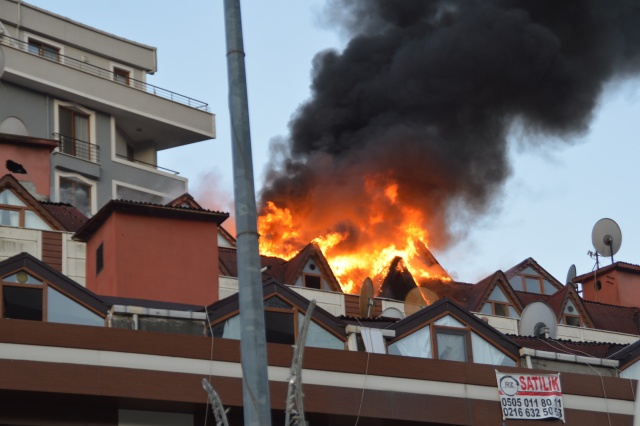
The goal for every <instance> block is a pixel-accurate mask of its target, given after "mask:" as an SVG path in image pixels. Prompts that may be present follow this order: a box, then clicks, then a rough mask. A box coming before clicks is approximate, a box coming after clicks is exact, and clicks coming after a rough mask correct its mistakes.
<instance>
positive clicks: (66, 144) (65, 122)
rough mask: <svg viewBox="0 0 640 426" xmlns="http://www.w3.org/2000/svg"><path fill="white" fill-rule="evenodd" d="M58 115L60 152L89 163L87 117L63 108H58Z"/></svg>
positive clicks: (74, 110)
mask: <svg viewBox="0 0 640 426" xmlns="http://www.w3.org/2000/svg"><path fill="white" fill-rule="evenodd" d="M58 113H59V118H58V130H59V133H60V150H61V151H62V152H64V153H65V154H69V155H73V156H74V157H78V158H82V159H83V160H89V161H90V160H91V144H90V142H91V141H90V140H89V139H90V138H89V115H88V114H85V113H83V112H80V111H78V110H76V109H72V108H64V107H60V108H59V110H58Z"/></svg>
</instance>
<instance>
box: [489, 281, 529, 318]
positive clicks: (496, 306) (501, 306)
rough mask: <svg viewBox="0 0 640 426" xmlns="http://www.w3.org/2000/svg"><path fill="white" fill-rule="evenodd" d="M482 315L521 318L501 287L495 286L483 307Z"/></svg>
mask: <svg viewBox="0 0 640 426" xmlns="http://www.w3.org/2000/svg"><path fill="white" fill-rule="evenodd" d="M480 312H481V313H483V314H487V315H496V316H500V317H509V318H516V319H518V318H520V315H519V314H518V311H517V309H516V307H515V305H514V304H513V303H511V301H510V300H509V298H507V296H506V295H505V294H504V292H503V291H502V289H501V288H500V287H499V286H497V285H496V286H495V287H494V289H493V291H492V292H491V294H490V295H489V297H488V298H487V302H486V303H485V304H484V305H483V306H482V309H481V310H480Z"/></svg>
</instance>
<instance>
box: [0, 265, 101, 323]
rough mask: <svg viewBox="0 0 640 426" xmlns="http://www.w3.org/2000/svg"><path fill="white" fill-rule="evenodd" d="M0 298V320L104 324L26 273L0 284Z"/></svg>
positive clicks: (15, 275)
mask: <svg viewBox="0 0 640 426" xmlns="http://www.w3.org/2000/svg"><path fill="white" fill-rule="evenodd" d="M0 298H1V301H0V307H1V317H2V318H7V319H20V320H28V321H47V322H56V323H63V324H78V325H94V326H99V327H103V326H104V324H105V321H104V318H102V317H101V316H100V315H98V314H97V313H95V312H93V311H91V310H89V309H88V308H86V307H85V306H83V305H81V304H80V303H78V302H77V301H75V300H73V299H71V298H70V297H68V296H66V295H64V294H63V293H61V292H60V291H57V290H55V289H54V288H53V287H52V286H50V285H48V283H46V282H45V281H44V280H42V279H40V278H37V277H35V276H33V275H32V274H31V273H28V272H26V271H18V272H16V273H14V274H12V275H9V276H7V277H4V278H2V279H1V280H0Z"/></svg>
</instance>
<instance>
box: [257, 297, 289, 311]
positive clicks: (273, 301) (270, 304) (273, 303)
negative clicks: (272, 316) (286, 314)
mask: <svg viewBox="0 0 640 426" xmlns="http://www.w3.org/2000/svg"><path fill="white" fill-rule="evenodd" d="M264 306H265V307H267V308H278V309H293V306H291V305H290V304H288V303H287V302H285V301H284V300H282V299H280V298H279V297H277V296H271V297H270V298H268V299H267V300H265V301H264Z"/></svg>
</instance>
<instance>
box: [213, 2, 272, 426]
mask: <svg viewBox="0 0 640 426" xmlns="http://www.w3.org/2000/svg"><path fill="white" fill-rule="evenodd" d="M224 8H225V27H226V36H227V71H228V78H229V111H230V114H231V141H232V144H233V177H234V195H235V213H236V250H237V255H238V287H239V304H240V326H241V328H242V330H241V335H240V340H241V341H240V350H241V358H242V374H243V376H242V377H243V381H242V391H243V405H244V424H246V425H260V426H270V425H271V409H270V406H269V404H270V400H269V378H268V376H267V344H266V338H265V330H264V311H263V304H262V279H261V275H260V256H259V252H258V225H257V210H256V199H255V189H254V185H253V164H252V158H251V134H250V131H249V108H248V102H247V79H246V72H245V67H244V47H243V43H242V21H241V17H240V0H224Z"/></svg>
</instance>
